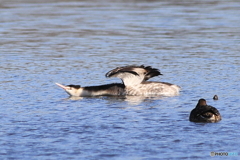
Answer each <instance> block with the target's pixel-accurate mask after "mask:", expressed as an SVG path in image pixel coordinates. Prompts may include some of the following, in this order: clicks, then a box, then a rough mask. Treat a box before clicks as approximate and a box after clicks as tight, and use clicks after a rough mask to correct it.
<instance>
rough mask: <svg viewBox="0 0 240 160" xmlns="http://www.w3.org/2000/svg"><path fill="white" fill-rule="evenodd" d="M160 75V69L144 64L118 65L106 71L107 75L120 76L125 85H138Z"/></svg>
mask: <svg viewBox="0 0 240 160" xmlns="http://www.w3.org/2000/svg"><path fill="white" fill-rule="evenodd" d="M158 75H162V74H161V73H160V71H159V70H158V69H156V68H152V67H151V66H147V67H145V66H144V65H141V66H124V67H117V68H115V69H113V70H111V71H109V72H108V73H106V77H117V78H120V79H121V80H122V81H123V83H124V85H125V86H132V85H137V84H140V83H142V82H144V81H147V80H148V79H150V78H152V77H155V76H158Z"/></svg>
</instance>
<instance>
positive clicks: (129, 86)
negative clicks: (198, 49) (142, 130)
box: [56, 65, 180, 97]
mask: <svg viewBox="0 0 240 160" xmlns="http://www.w3.org/2000/svg"><path fill="white" fill-rule="evenodd" d="M159 75H162V74H161V73H160V71H159V70H158V69H156V68H152V67H151V66H144V65H141V66H124V67H117V68H115V69H113V70H111V71H109V72H108V73H106V75H105V76H106V77H107V78H111V77H117V78H120V79H121V80H122V83H112V84H105V85H99V86H86V87H81V86H80V85H67V86H65V85H62V84H59V83H56V85H58V86H59V87H61V88H63V89H64V90H65V91H66V92H67V93H68V94H69V95H70V96H79V97H84V96H107V95H113V96H118V95H120V96H121V95H123V96H124V95H126V96H154V95H156V96H177V95H179V91H180V87H179V86H177V85H175V84H171V83H167V82H154V81H148V79H150V78H152V77H155V76H159Z"/></svg>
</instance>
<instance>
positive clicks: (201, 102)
mask: <svg viewBox="0 0 240 160" xmlns="http://www.w3.org/2000/svg"><path fill="white" fill-rule="evenodd" d="M206 105H207V101H206V100H205V99H203V98H201V99H199V100H198V104H197V106H196V107H200V106H206Z"/></svg>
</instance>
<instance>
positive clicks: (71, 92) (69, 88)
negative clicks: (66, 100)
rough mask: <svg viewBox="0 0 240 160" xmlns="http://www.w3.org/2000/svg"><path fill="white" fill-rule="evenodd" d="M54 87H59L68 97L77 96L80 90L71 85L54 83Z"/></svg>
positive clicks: (76, 86)
mask: <svg viewBox="0 0 240 160" xmlns="http://www.w3.org/2000/svg"><path fill="white" fill-rule="evenodd" d="M56 85H58V86H59V87H61V88H62V89H64V90H65V91H66V92H67V93H68V94H69V95H70V96H79V92H80V89H81V86H80V85H72V84H71V85H67V86H64V85H62V84H59V83H56Z"/></svg>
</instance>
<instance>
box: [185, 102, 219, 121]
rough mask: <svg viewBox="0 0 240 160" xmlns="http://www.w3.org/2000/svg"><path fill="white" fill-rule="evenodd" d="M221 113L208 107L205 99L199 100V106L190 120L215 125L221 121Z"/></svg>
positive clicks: (192, 113)
mask: <svg viewBox="0 0 240 160" xmlns="http://www.w3.org/2000/svg"><path fill="white" fill-rule="evenodd" d="M221 119H222V118H221V115H220V113H219V111H218V110H217V109H216V108H215V107H213V106H209V105H207V102H206V100H205V99H199V101H198V104H197V106H196V107H195V108H194V109H193V110H192V111H191V113H190V117H189V120H190V121H192V122H207V123H214V122H219V121H220V120H221Z"/></svg>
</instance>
